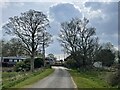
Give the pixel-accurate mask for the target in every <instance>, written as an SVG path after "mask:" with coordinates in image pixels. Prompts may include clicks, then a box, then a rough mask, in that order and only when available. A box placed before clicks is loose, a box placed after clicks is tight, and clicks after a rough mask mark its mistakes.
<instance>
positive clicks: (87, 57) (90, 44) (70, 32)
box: [59, 18, 100, 66]
mask: <svg viewBox="0 0 120 90" xmlns="http://www.w3.org/2000/svg"><path fill="white" fill-rule="evenodd" d="M88 23H89V20H87V19H86V18H84V19H83V20H81V19H79V18H73V19H72V20H71V21H68V22H63V23H61V30H60V31H61V34H60V36H59V37H60V39H59V40H60V42H61V45H62V46H63V47H64V48H65V49H66V51H67V53H70V54H71V55H72V56H73V58H74V59H75V60H76V62H77V64H78V66H80V63H82V65H83V66H86V64H87V63H88V62H89V65H90V64H91V63H92V60H93V57H94V54H95V52H96V50H99V49H100V47H99V44H98V38H97V37H95V30H96V29H95V28H93V27H87V24H88Z"/></svg>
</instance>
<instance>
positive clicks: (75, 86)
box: [71, 76, 77, 88]
mask: <svg viewBox="0 0 120 90" xmlns="http://www.w3.org/2000/svg"><path fill="white" fill-rule="evenodd" d="M71 80H72V82H73V84H74V88H77V85H76V83H75V82H74V80H73V77H72V76H71Z"/></svg>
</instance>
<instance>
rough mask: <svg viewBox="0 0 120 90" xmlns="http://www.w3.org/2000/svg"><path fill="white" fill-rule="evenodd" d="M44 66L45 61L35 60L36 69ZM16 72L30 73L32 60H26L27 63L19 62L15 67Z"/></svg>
mask: <svg viewBox="0 0 120 90" xmlns="http://www.w3.org/2000/svg"><path fill="white" fill-rule="evenodd" d="M43 65H44V62H43V59H41V58H35V60H34V68H40V67H42V66H43ZM14 69H15V71H16V72H18V71H29V70H30V59H29V58H28V59H26V60H25V61H21V62H18V63H17V64H16V66H15V68H14Z"/></svg>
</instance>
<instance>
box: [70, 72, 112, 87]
mask: <svg viewBox="0 0 120 90" xmlns="http://www.w3.org/2000/svg"><path fill="white" fill-rule="evenodd" d="M69 72H70V74H71V76H72V77H73V79H74V81H75V83H76V85H77V87H78V88H112V86H110V85H108V83H107V82H106V73H107V72H106V71H92V70H91V71H84V72H83V71H80V72H78V71H77V70H70V71H69Z"/></svg>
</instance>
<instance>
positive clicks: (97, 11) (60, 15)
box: [0, 0, 118, 58]
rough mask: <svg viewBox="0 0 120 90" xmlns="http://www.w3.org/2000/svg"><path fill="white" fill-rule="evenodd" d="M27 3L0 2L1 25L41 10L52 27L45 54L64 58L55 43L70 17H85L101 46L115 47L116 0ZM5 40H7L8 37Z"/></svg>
mask: <svg viewBox="0 0 120 90" xmlns="http://www.w3.org/2000/svg"><path fill="white" fill-rule="evenodd" d="M18 1H19V0H18ZM30 1H31V2H27V1H25V0H21V1H19V2H14V0H12V1H8V0H7V1H6V2H1V3H0V4H2V7H1V6H0V9H1V10H2V12H1V14H2V16H1V15H0V18H1V19H2V22H1V23H0V25H4V24H5V23H6V22H7V21H8V20H9V17H13V16H16V15H20V13H21V12H25V11H28V10H29V9H34V10H38V11H42V12H43V13H44V14H46V15H47V16H48V18H49V20H50V25H51V28H50V29H48V31H49V32H50V33H51V34H52V35H53V39H54V42H53V43H52V44H51V45H50V46H49V47H48V48H47V49H46V53H47V54H48V53H53V54H55V55H56V56H57V57H59V56H60V57H61V58H63V52H62V51H61V50H62V47H61V46H60V44H59V42H58V41H57V38H58V34H59V32H60V23H61V22H63V21H68V20H70V19H71V18H73V17H79V18H83V17H86V18H88V19H89V20H90V26H92V27H95V28H96V35H97V36H98V37H99V41H100V43H106V42H111V43H112V44H113V45H114V46H115V48H117V47H118V5H117V4H118V3H117V1H118V0H113V1H114V2H111V1H112V0H108V1H109V2H103V1H105V0H103V1H102V0H99V2H94V0H92V2H91V1H89V0H83V1H79V0H76V2H74V0H59V1H55V0H51V2H50V1H48V0H44V2H43V1H41V0H40V2H38V0H37V1H36V2H35V0H34V1H33V0H30ZM65 1H66V2H65ZM115 1H116V2H115ZM4 38H8V36H6V37H4Z"/></svg>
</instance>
